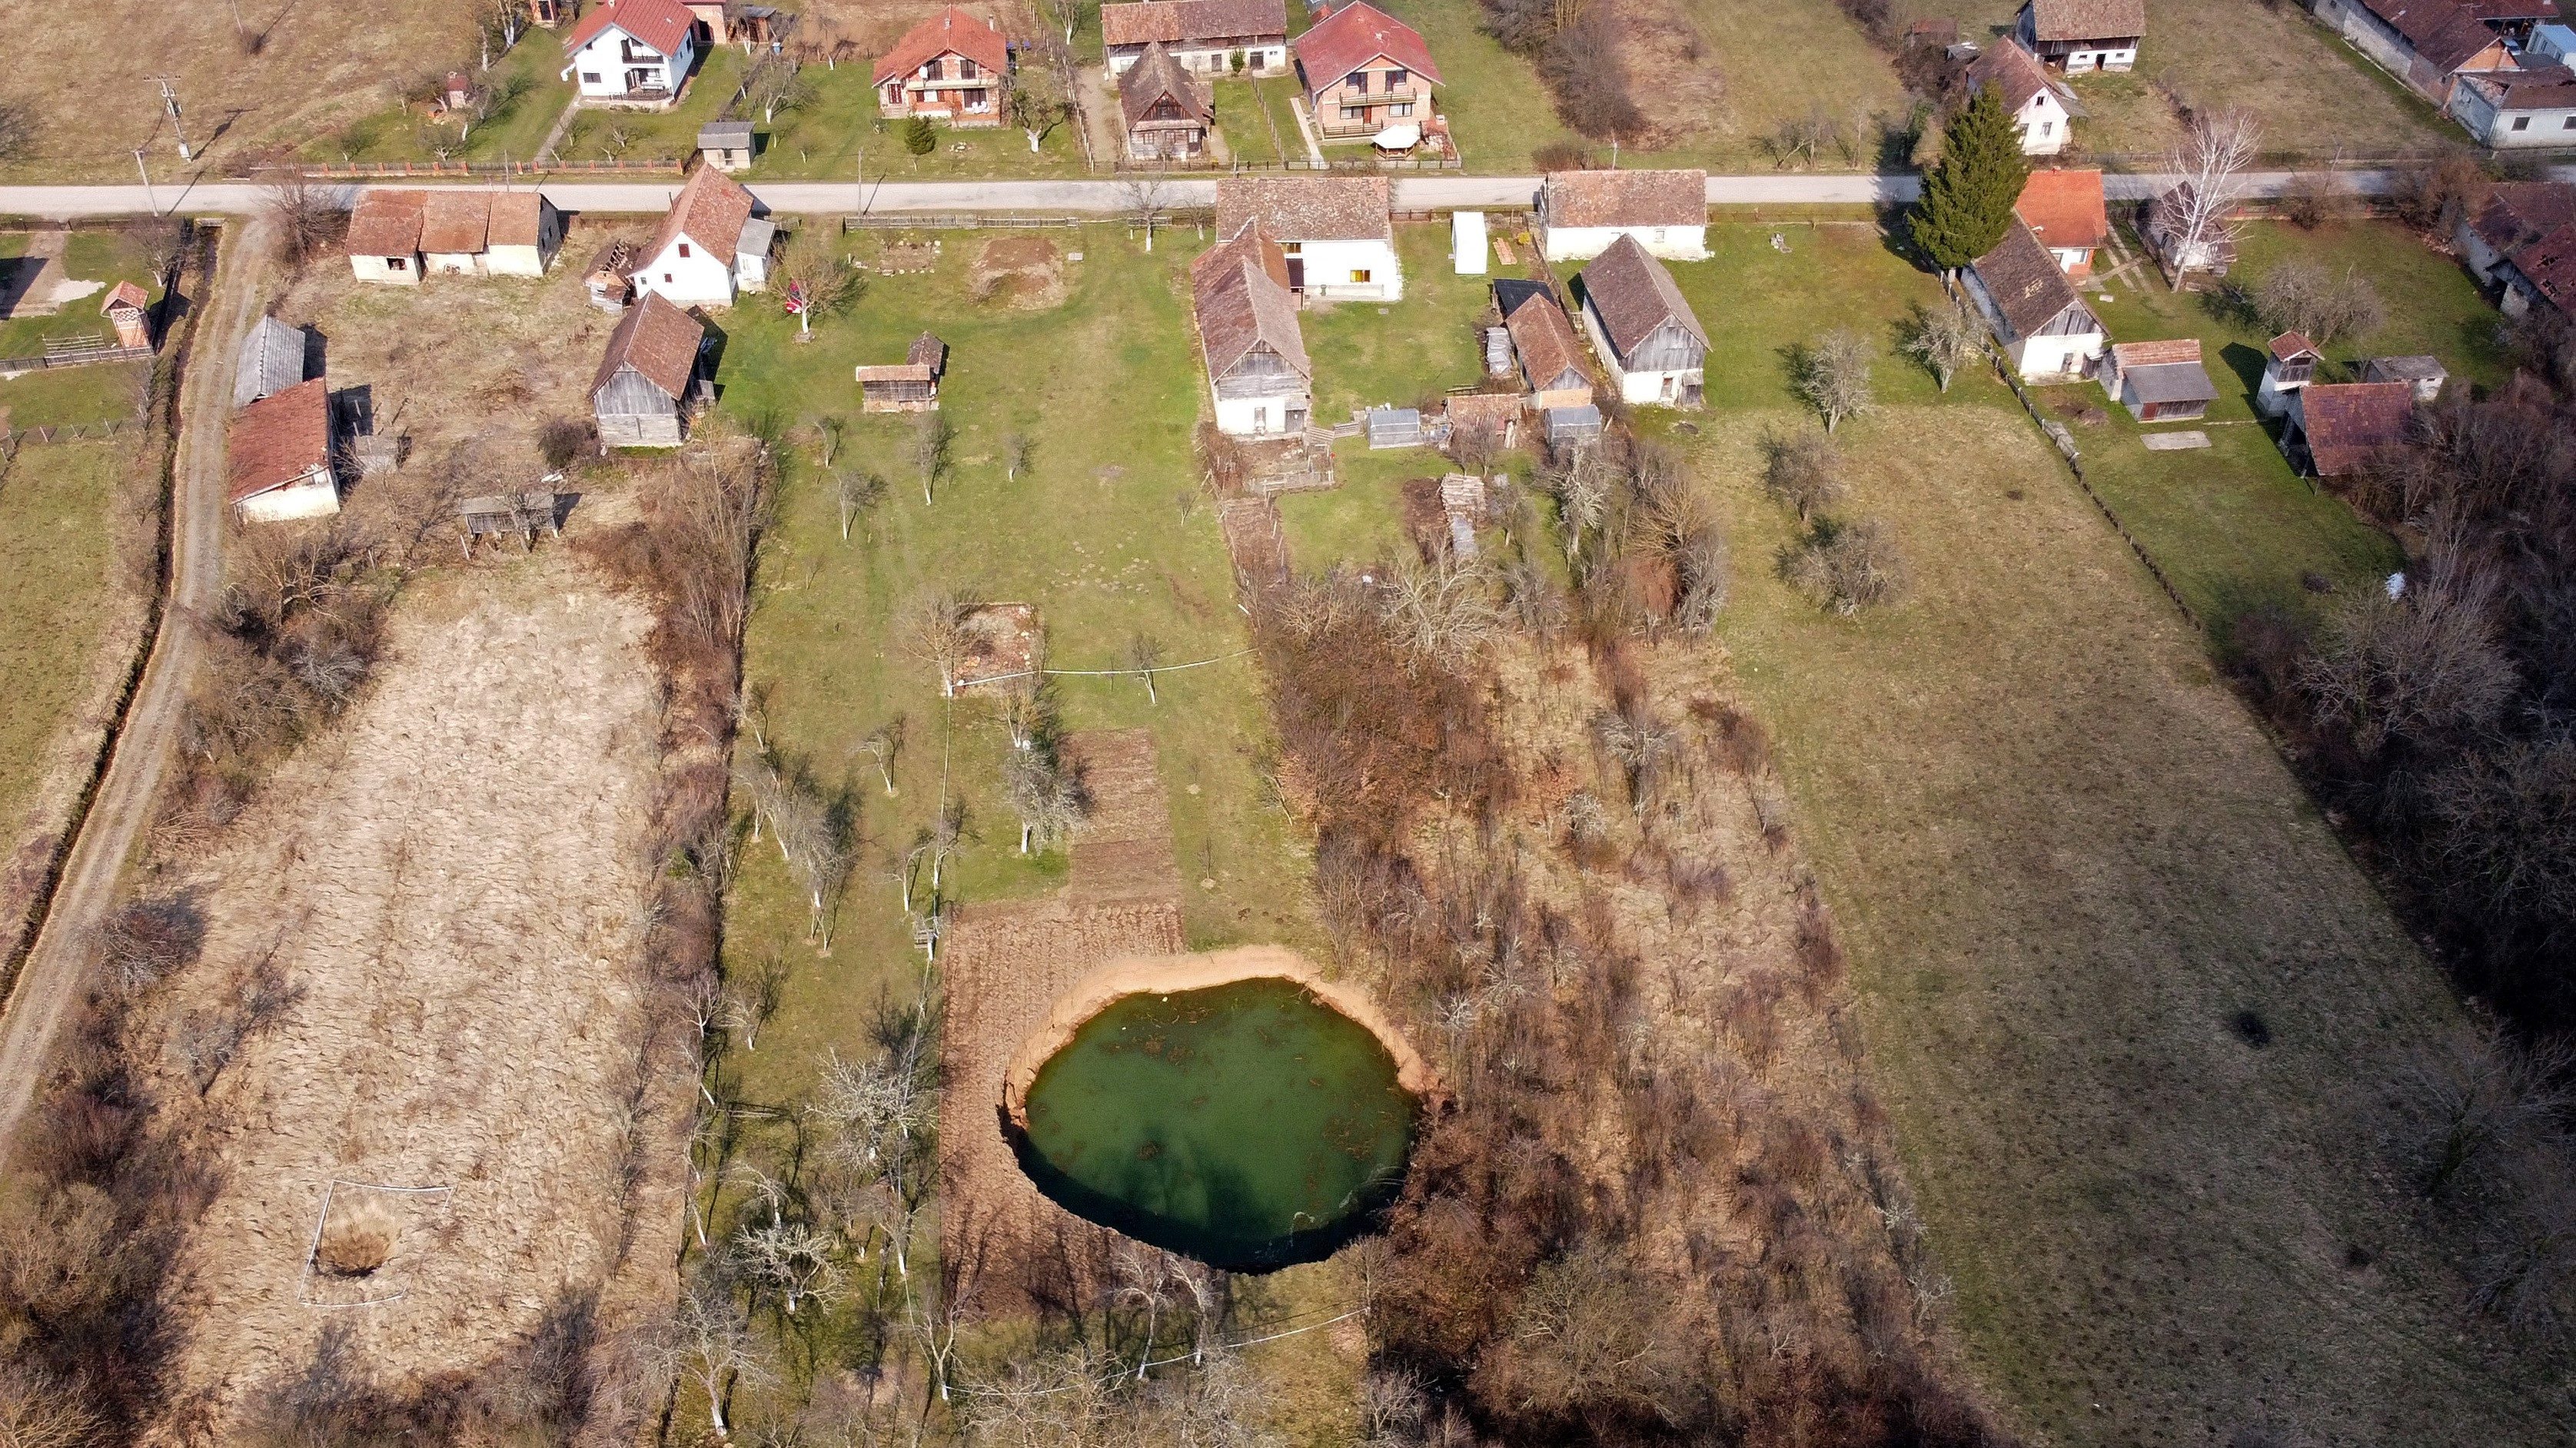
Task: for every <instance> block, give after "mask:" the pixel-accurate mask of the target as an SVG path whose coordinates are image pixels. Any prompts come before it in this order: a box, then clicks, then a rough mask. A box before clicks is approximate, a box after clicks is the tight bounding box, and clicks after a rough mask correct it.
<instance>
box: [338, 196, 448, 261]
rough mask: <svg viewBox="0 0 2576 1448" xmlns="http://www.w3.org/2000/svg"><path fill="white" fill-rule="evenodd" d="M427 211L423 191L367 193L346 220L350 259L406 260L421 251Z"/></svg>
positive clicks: (426, 199)
mask: <svg viewBox="0 0 2576 1448" xmlns="http://www.w3.org/2000/svg"><path fill="white" fill-rule="evenodd" d="M428 209H429V193H428V192H426V191H370V192H368V193H367V194H366V195H364V196H361V197H359V198H358V209H357V212H356V214H354V215H352V216H351V217H350V218H349V236H348V240H347V243H346V244H347V246H348V248H349V255H351V256H409V255H411V254H412V253H413V252H416V251H418V250H420V226H421V218H422V215H423V213H425V212H426V211H427V210H428Z"/></svg>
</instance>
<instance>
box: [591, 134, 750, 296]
mask: <svg viewBox="0 0 2576 1448" xmlns="http://www.w3.org/2000/svg"><path fill="white" fill-rule="evenodd" d="M754 209H755V206H754V204H753V202H752V199H751V193H750V192H748V191H745V190H743V189H742V186H741V184H740V183H738V182H736V181H735V180H734V179H733V178H732V177H730V176H728V175H726V174H725V173H723V172H722V171H719V170H717V169H716V168H715V167H713V166H700V167H699V168H698V169H697V170H696V172H695V173H693V174H692V175H691V176H690V177H689V184H687V185H686V186H683V187H681V188H680V194H679V195H677V196H675V197H673V198H672V199H671V209H670V211H669V212H668V213H666V214H665V215H664V216H663V217H662V226H661V229H660V230H659V231H656V232H655V233H654V234H653V240H652V241H651V242H649V243H647V244H646V246H645V247H644V250H643V251H642V252H640V253H638V255H639V256H641V257H642V262H641V264H639V265H637V266H636V267H635V268H634V269H633V270H632V271H629V272H628V273H627V274H626V276H627V280H628V282H629V283H631V284H632V285H633V287H634V289H635V296H636V298H637V299H638V300H641V299H643V298H645V297H652V296H658V297H664V298H667V299H669V300H670V301H673V302H676V303H678V304H679V305H681V306H683V307H695V306H711V307H729V306H732V305H733V299H734V294H735V293H737V292H756V291H760V290H762V289H764V288H765V287H767V286H768V285H769V244H770V242H771V241H772V240H773V239H775V237H776V236H777V234H778V233H777V227H776V226H775V225H774V224H772V223H771V222H770V221H769V220H768V219H767V218H765V217H760V216H754V215H752V212H753V210H754Z"/></svg>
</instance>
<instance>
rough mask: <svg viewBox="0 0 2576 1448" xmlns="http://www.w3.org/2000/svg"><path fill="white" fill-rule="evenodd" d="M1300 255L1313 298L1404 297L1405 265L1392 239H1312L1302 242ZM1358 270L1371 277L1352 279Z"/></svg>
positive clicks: (1361, 299) (1389, 299) (1376, 298)
mask: <svg viewBox="0 0 2576 1448" xmlns="http://www.w3.org/2000/svg"><path fill="white" fill-rule="evenodd" d="M1297 257H1298V260H1300V261H1302V262H1304V263H1305V274H1306V279H1305V290H1306V295H1308V296H1310V297H1317V298H1333V297H1345V298H1351V299H1355V300H1360V301H1376V302H1394V301H1401V300H1403V298H1404V268H1403V266H1402V264H1400V263H1399V262H1397V260H1396V258H1395V243H1394V242H1392V241H1309V242H1304V243H1301V244H1300V247H1299V250H1298V253H1297ZM1355 271H1364V272H1367V273H1368V274H1369V279H1368V280H1367V281H1365V282H1354V281H1352V280H1351V273H1352V272H1355Z"/></svg>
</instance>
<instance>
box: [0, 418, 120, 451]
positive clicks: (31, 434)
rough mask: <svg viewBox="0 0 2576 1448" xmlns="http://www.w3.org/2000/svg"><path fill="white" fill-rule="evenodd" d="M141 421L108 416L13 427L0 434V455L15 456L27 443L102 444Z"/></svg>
mask: <svg viewBox="0 0 2576 1448" xmlns="http://www.w3.org/2000/svg"><path fill="white" fill-rule="evenodd" d="M142 425H143V424H142V421H141V420H140V419H138V418H131V417H111V418H109V419H108V420H107V421H105V422H89V423H79V424H74V425H67V426H63V427H13V428H11V429H9V430H8V431H7V432H0V456H6V457H16V456H17V455H18V449H20V448H22V447H24V446H26V445H27V444H29V443H31V442H32V443H54V442H102V441H105V440H106V439H108V438H112V437H114V436H116V435H117V434H118V433H121V432H125V431H127V430H129V429H132V428H137V427H141V426H142Z"/></svg>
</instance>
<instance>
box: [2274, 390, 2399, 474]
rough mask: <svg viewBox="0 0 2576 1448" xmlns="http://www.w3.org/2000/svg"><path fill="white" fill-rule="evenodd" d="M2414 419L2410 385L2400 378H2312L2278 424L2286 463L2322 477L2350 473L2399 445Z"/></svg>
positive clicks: (2357, 470) (2355, 471) (2359, 469)
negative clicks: (2285, 420) (2286, 419)
mask: <svg viewBox="0 0 2576 1448" xmlns="http://www.w3.org/2000/svg"><path fill="white" fill-rule="evenodd" d="M2414 420H2415V389H2414V387H2413V386H2412V385H2411V384H2409V383H2404V382H2315V383H2310V384H2309V385H2308V386H2306V387H2303V388H2301V389H2300V390H2299V395H2298V398H2297V401H2296V402H2295V404H2294V405H2293V406H2292V407H2291V408H2290V420H2289V425H2288V426H2286V427H2284V428H2283V429H2282V430H2281V451H2282V452H2284V453H2286V454H2288V455H2289V459H2290V465H2291V466H2292V467H2295V468H2297V469H2298V470H2299V471H2301V472H2304V473H2313V474H2315V475H2316V476H2318V477H2321V478H2341V477H2349V476H2351V475H2352V474H2354V473H2357V472H2359V471H2361V469H2362V468H2363V467H2365V466H2366V465H2368V464H2369V462H2370V460H2371V459H2372V458H2374V457H2377V456H2379V455H2381V454H2383V453H2386V452H2389V451H2392V450H2394V449H2396V448H2399V447H2403V446H2404V445H2405V443H2406V436H2407V432H2408V430H2409V429H2410V428H2411V427H2412V426H2413V424H2414Z"/></svg>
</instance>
